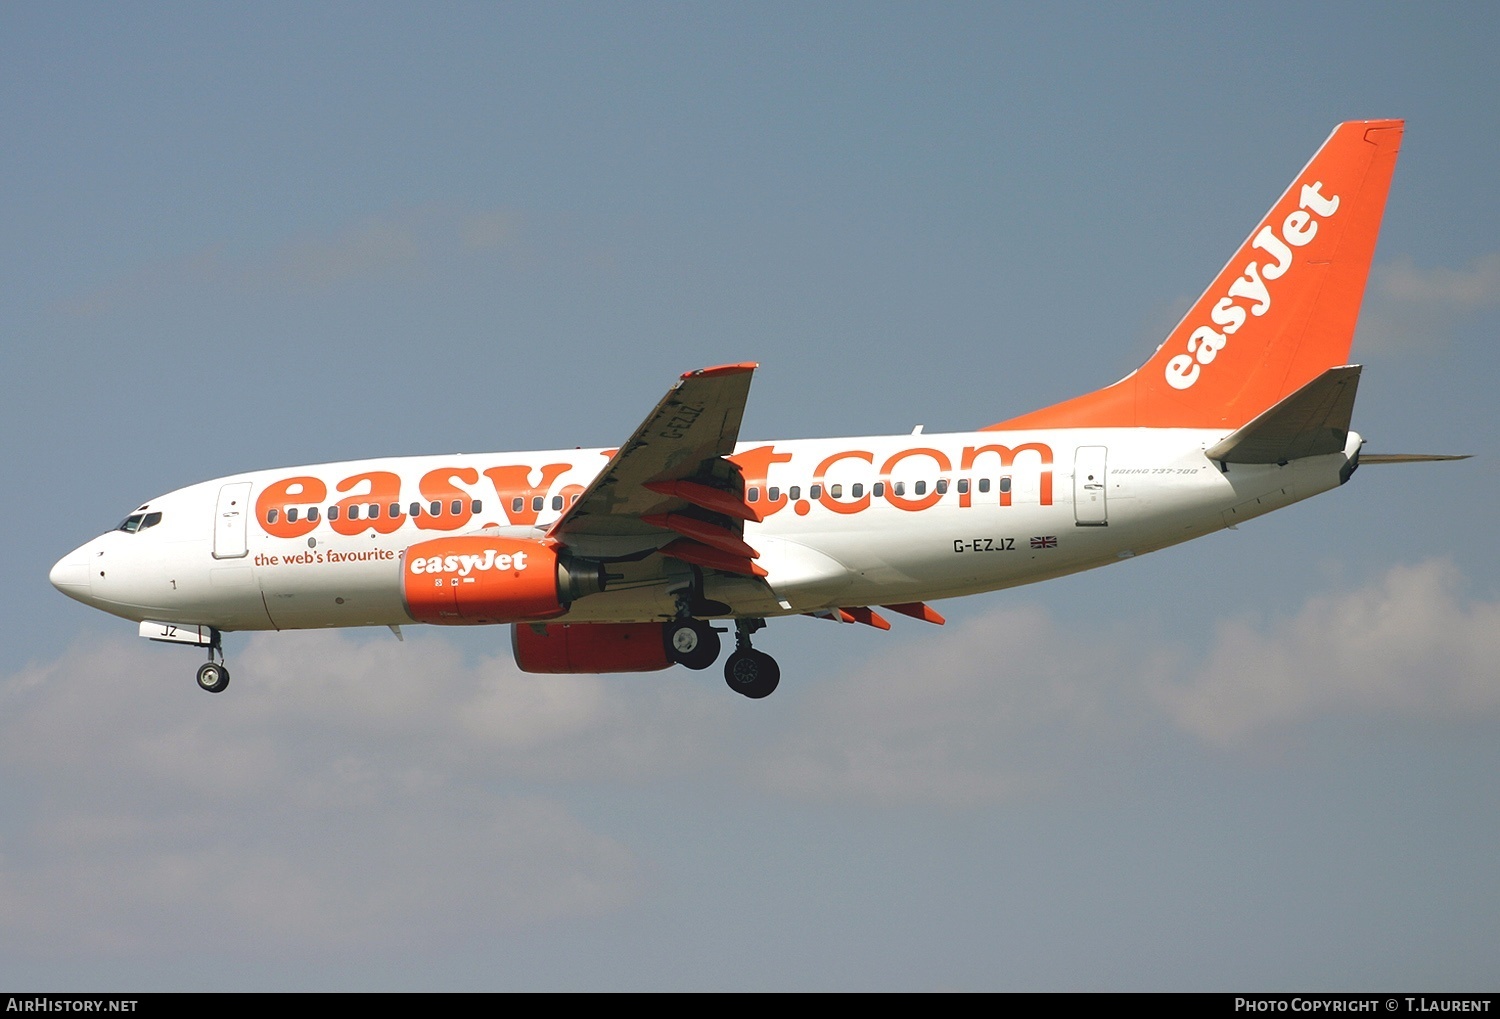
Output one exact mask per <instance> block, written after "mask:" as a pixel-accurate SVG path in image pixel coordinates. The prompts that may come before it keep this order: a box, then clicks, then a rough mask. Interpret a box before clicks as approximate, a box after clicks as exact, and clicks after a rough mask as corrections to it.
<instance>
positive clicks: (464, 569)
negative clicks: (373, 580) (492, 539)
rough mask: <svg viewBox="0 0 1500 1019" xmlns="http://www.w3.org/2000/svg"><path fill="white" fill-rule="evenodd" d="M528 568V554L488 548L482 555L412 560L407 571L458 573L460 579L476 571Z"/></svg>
mask: <svg viewBox="0 0 1500 1019" xmlns="http://www.w3.org/2000/svg"><path fill="white" fill-rule="evenodd" d="M525 568H526V553H525V552H513V553H505V552H501V551H499V550H498V549H493V548H487V549H485V550H484V552H483V553H482V554H479V555H472V554H465V555H449V556H440V555H435V556H429V557H427V558H416V559H412V560H411V562H409V563H408V564H407V569H409V570H410V571H411V572H412V573H427V574H436V573H456V574H458V575H459V576H460V577H467V576H468V575H469V574H470V573H472V572H474V571H475V570H479V571H484V570H500V571H501V572H504V571H506V570H517V571H519V570H524V569H525Z"/></svg>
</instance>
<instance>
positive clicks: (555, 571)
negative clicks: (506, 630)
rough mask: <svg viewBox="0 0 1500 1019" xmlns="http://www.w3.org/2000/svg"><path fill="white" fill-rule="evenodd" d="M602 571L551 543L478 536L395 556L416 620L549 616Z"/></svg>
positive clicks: (592, 588)
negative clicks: (398, 560) (569, 557)
mask: <svg viewBox="0 0 1500 1019" xmlns="http://www.w3.org/2000/svg"><path fill="white" fill-rule="evenodd" d="M602 577H603V572H602V570H600V569H599V568H598V567H597V566H595V567H594V569H593V570H592V571H590V570H589V569H587V568H584V567H581V566H580V565H579V564H578V563H576V562H573V561H571V560H568V559H565V558H564V557H563V555H562V554H561V553H560V552H559V550H558V549H557V547H556V546H553V545H545V544H543V543H542V542H539V541H530V540H528V539H525V538H492V537H485V536H484V535H466V536H462V537H452V538H438V539H435V540H433V541H424V542H420V543H418V544H416V545H413V546H411V547H410V548H408V549H407V550H406V551H405V552H404V553H402V556H401V599H402V601H403V602H404V603H405V604H406V614H407V615H409V616H411V617H412V618H413V619H415V620H416V621H417V622H419V623H446V624H449V625H454V624H464V623H512V622H516V621H517V620H522V619H551V618H552V617H553V616H559V615H562V613H564V612H566V611H567V608H568V605H569V604H570V603H571V602H572V601H573V600H574V599H576V598H579V597H582V596H583V595H585V594H592V593H594V592H596V591H600V590H603V586H604V585H603V580H602Z"/></svg>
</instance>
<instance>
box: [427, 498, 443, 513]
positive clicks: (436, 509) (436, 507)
mask: <svg viewBox="0 0 1500 1019" xmlns="http://www.w3.org/2000/svg"><path fill="white" fill-rule="evenodd" d="M427 510H428V512H429V513H431V514H432V515H433V516H435V517H440V516H442V515H443V504H442V503H440V502H438V501H437V500H436V499H434V500H433V501H432V505H430V506H428V507H427Z"/></svg>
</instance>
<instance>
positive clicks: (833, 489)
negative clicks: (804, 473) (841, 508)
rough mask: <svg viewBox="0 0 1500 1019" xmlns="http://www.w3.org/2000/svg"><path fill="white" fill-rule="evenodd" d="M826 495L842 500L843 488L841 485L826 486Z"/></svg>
mask: <svg viewBox="0 0 1500 1019" xmlns="http://www.w3.org/2000/svg"><path fill="white" fill-rule="evenodd" d="M828 494H829V495H831V496H833V497H834V498H835V499H842V498H843V497H844V486H843V485H829V486H828Z"/></svg>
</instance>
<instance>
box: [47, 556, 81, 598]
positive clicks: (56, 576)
mask: <svg viewBox="0 0 1500 1019" xmlns="http://www.w3.org/2000/svg"><path fill="white" fill-rule="evenodd" d="M47 579H48V580H50V581H52V586H53V587H55V588H57V589H58V590H59V591H61V592H62V593H63V594H65V595H67V596H68V597H69V598H75V599H77V600H78V601H87V600H88V598H89V594H90V587H89V564H88V560H87V558H86V556H85V553H84V550H83V549H82V548H75V549H74V550H73V551H71V552H69V553H68V554H67V555H65V556H63V557H62V558H61V559H59V560H58V561H57V563H56V565H54V566H53V567H52V572H51V573H49V574H47Z"/></svg>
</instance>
